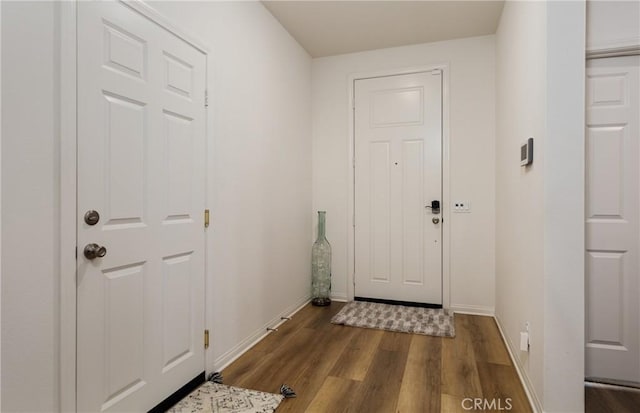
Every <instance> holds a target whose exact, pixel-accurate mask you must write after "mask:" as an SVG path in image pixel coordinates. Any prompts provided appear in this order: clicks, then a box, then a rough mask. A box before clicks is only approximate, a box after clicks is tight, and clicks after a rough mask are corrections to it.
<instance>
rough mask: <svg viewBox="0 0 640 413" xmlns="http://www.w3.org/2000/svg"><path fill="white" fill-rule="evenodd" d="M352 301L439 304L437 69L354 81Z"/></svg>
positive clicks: (439, 118) (439, 121) (439, 105)
mask: <svg viewBox="0 0 640 413" xmlns="http://www.w3.org/2000/svg"><path fill="white" fill-rule="evenodd" d="M354 96H355V116H354V118H355V127H354V131H355V296H356V297H361V298H372V299H382V300H393V301H406V302H415V303H427V304H437V305H439V304H442V221H441V220H442V218H441V214H440V213H439V211H435V210H432V209H431V208H429V207H430V206H431V201H434V200H435V201H439V202H442V72H441V71H440V70H434V71H429V72H421V73H413V74H406V75H396V76H386V77H376V78H369V79H358V80H356V81H355V93H354Z"/></svg>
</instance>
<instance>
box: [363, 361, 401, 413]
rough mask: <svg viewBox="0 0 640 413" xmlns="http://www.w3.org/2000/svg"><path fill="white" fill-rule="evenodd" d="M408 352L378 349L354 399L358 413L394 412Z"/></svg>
mask: <svg viewBox="0 0 640 413" xmlns="http://www.w3.org/2000/svg"><path fill="white" fill-rule="evenodd" d="M407 356H408V352H407V353H405V352H400V351H389V350H382V349H378V351H377V352H376V355H375V357H374V359H373V362H372V363H371V368H370V369H369V371H368V372H367V376H366V377H365V379H364V381H363V382H362V387H361V392H360V393H359V394H357V395H355V396H356V398H355V409H357V411H359V412H394V411H395V409H396V405H397V403H398V396H399V394H400V386H401V385H402V377H403V376H404V369H405V365H406V363H407Z"/></svg>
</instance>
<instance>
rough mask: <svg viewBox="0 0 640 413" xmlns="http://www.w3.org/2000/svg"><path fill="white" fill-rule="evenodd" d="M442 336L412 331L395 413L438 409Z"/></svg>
mask: <svg viewBox="0 0 640 413" xmlns="http://www.w3.org/2000/svg"><path fill="white" fill-rule="evenodd" d="M442 340H443V339H442V338H440V337H429V336H422V335H418V334H414V335H413V336H412V339H411V347H410V348H409V355H408V357H407V365H406V368H405V370H404V376H403V378H402V385H401V387H400V395H399V396H398V407H397V409H396V411H397V412H398V413H412V412H439V411H440V380H441V374H440V372H441V368H442V365H441V364H442Z"/></svg>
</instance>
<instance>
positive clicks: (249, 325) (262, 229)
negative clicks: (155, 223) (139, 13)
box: [152, 2, 312, 369]
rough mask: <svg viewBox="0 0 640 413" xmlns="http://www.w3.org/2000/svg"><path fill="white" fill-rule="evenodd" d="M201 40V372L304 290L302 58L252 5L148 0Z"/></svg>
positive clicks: (306, 189)
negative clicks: (207, 159)
mask: <svg viewBox="0 0 640 413" xmlns="http://www.w3.org/2000/svg"><path fill="white" fill-rule="evenodd" d="M152 6H153V7H154V8H156V9H157V10H158V11H159V12H160V13H162V14H164V15H165V16H167V17H168V18H169V19H170V20H172V21H174V22H176V23H177V24H178V25H181V26H182V27H184V28H185V29H187V30H189V31H190V32H192V33H193V34H194V35H196V36H197V37H199V38H200V39H201V40H202V41H203V42H204V43H205V44H207V45H209V46H210V49H211V53H212V58H213V60H212V63H213V82H212V83H211V84H212V87H213V88H212V90H210V100H211V103H212V104H213V105H214V108H213V111H214V113H215V115H214V116H215V117H214V145H213V146H214V148H213V150H214V162H213V165H212V167H213V168H212V170H211V175H212V176H213V180H212V181H211V185H210V187H209V188H210V190H211V192H210V194H209V195H210V197H209V199H210V205H211V213H212V224H211V227H210V228H209V238H208V241H209V244H208V253H207V257H208V262H209V274H208V278H207V282H208V286H209V289H210V298H211V299H209V304H210V305H209V308H208V314H207V323H208V325H209V327H210V328H211V329H212V344H211V346H212V347H211V353H210V354H208V357H207V360H208V362H207V365H208V368H209V369H214V368H219V367H220V365H221V364H224V363H226V362H228V361H229V360H230V359H231V358H232V357H233V356H234V355H236V354H237V352H238V351H240V350H241V349H242V346H243V345H246V344H248V343H249V342H250V341H251V340H252V339H255V338H257V337H258V336H259V335H262V334H263V333H264V332H265V325H266V324H267V323H272V322H273V321H274V319H277V321H280V319H279V317H280V315H281V314H283V313H287V312H290V311H291V310H293V309H294V308H296V307H297V306H299V305H300V304H301V303H303V302H304V301H305V300H306V299H307V298H308V297H309V294H310V268H311V266H310V262H311V244H312V242H311V241H310V240H311V237H312V236H311V216H310V213H309V211H310V210H311V127H310V125H311V105H310V102H311V58H310V57H309V55H308V54H307V53H306V52H305V51H304V49H303V48H302V47H301V46H300V45H299V44H298V43H297V42H296V41H295V40H293V38H291V36H290V35H289V34H288V33H287V32H286V31H285V29H284V28H283V27H282V26H281V25H280V23H278V22H277V20H275V18H274V17H273V16H272V15H271V14H270V13H269V12H268V11H267V10H266V9H265V8H264V6H262V4H260V3H258V2H235V3H231V2H157V3H156V2H154V3H152Z"/></svg>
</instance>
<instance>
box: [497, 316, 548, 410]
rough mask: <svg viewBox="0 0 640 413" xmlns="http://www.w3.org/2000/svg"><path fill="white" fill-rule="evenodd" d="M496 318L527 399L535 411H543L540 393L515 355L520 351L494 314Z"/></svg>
mask: <svg viewBox="0 0 640 413" xmlns="http://www.w3.org/2000/svg"><path fill="white" fill-rule="evenodd" d="M493 318H494V319H495V320H496V324H497V325H498V331H500V335H501V336H502V341H503V342H504V343H505V345H506V346H507V351H508V352H509V357H511V362H512V363H513V365H514V366H515V367H516V372H517V373H518V377H519V378H520V383H522V387H524V392H525V393H526V394H527V399H529V404H530V405H531V409H533V413H543V412H544V410H543V409H542V403H541V402H540V399H538V395H537V394H536V391H535V389H534V387H533V383H531V379H530V378H529V374H528V373H527V371H526V370H525V369H524V367H523V366H522V365H521V364H520V359H518V358H517V357H515V356H514V354H516V352H517V351H520V350H519V348H517V347H516V346H515V345H514V344H513V343H512V342H511V340H509V339H508V338H507V336H506V334H505V333H504V329H503V327H502V323H501V322H500V319H499V318H498V317H497V316H495V315H494V316H493Z"/></svg>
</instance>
